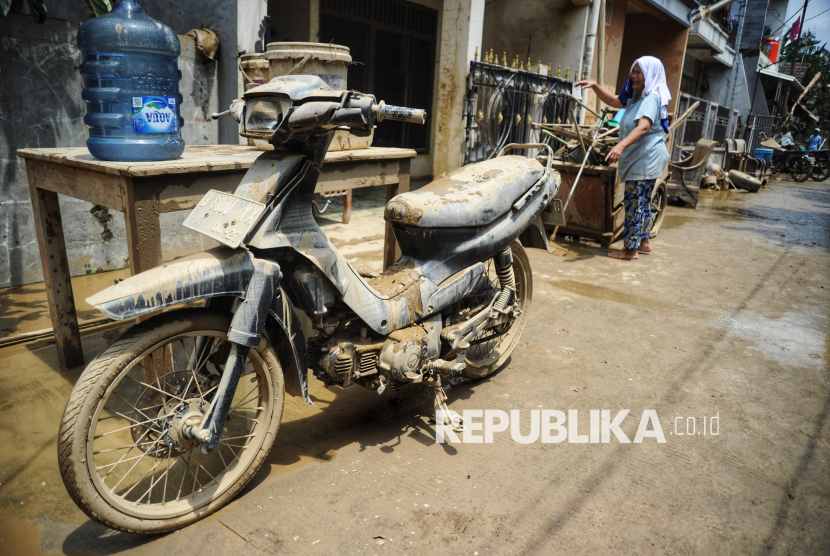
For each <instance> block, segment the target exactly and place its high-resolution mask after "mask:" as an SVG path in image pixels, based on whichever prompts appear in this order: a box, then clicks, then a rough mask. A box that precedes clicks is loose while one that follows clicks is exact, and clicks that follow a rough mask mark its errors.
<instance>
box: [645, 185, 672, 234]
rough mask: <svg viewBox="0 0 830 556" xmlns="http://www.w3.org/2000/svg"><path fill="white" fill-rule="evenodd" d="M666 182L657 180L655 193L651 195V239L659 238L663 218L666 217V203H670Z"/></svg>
mask: <svg viewBox="0 0 830 556" xmlns="http://www.w3.org/2000/svg"><path fill="white" fill-rule="evenodd" d="M668 198H669V196H668V191H667V190H666V182H664V181H663V180H657V185H655V186H654V191H653V192H652V194H651V229H650V231H649V237H650V238H655V237H657V233H658V232H659V231H660V227H661V226H662V225H663V218H664V217H665V216H666V203H667V201H668Z"/></svg>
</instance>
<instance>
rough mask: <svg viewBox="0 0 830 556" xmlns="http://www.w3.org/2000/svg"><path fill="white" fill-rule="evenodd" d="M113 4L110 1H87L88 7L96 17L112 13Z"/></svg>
mask: <svg viewBox="0 0 830 556" xmlns="http://www.w3.org/2000/svg"><path fill="white" fill-rule="evenodd" d="M113 3H114V2H111V1H110V0H86V5H87V6H89V9H90V10H92V11H93V12H95V16H96V17H97V16H99V15H106V14H108V13H110V10H112V4H113Z"/></svg>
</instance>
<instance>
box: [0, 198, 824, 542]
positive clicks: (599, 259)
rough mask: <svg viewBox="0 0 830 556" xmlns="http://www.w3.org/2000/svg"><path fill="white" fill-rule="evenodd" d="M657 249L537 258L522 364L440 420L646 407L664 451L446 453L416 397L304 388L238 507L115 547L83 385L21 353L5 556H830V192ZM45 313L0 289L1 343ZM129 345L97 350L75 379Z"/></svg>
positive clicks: (359, 218)
mask: <svg viewBox="0 0 830 556" xmlns="http://www.w3.org/2000/svg"><path fill="white" fill-rule="evenodd" d="M367 194H368V196H367V197H366V198H365V199H356V202H355V209H354V212H353V215H352V223H353V224H350V225H349V226H342V225H340V224H338V223H337V219H338V217H339V214H337V213H336V211H335V213H334V214H332V215H331V216H329V217H326V216H325V215H324V218H325V219H327V220H328V223H327V229H328V231H329V232H330V233H331V235H332V237H333V238H334V242H335V244H336V245H338V247H341V248H342V249H343V251H344V252H345V253H346V255H347V256H348V257H349V258H350V259H351V260H353V261H355V264H356V265H357V266H358V267H359V268H361V265H362V266H363V268H362V270H364V271H366V272H376V271H377V270H379V262H380V258H381V244H382V240H381V237H382V224H381V221H380V218H379V215H380V214H381V213H382V212H381V211H382V209H381V205H382V201H383V199H382V198H379V199H374V198H373V197H371V195H372V194H371V193H370V192H369V193H367ZM361 211H364V212H361ZM338 228H339V229H338ZM653 244H654V248H655V249H654V252H653V253H652V254H650V255H641V258H640V260H638V261H634V262H627V261H615V260H611V259H609V258H608V257H606V256H605V254H606V252H607V250H605V249H602V248H600V247H599V246H597V245H595V244H590V243H579V244H569V245H568V246H569V247H570V250H569V252H568V253H567V254H566V255H565V256H564V257H556V256H551V255H548V254H545V253H543V252H540V251H535V250H529V254H530V260H531V264H532V268H533V272H534V274H533V281H534V291H533V302H532V306H531V309H530V317H529V321H528V325H527V328H526V330H525V333H524V336H523V341H522V343H521V344H520V347H519V348H518V349H517V350H516V352H515V353H514V355H513V357H512V359H511V360H510V361H509V363H508V365H507V366H506V367H505V368H503V369H502V370H501V371H499V372H498V373H496V374H495V375H493V376H491V377H490V378H488V379H485V380H482V381H478V382H468V383H462V384H458V385H456V386H454V387H453V388H452V389H451V390H450V392H449V398H450V400H449V404H450V407H451V408H452V409H454V410H456V411H461V410H463V409H501V410H504V411H507V412H509V411H510V410H513V409H520V410H521V415H522V432H523V433H525V434H526V432H527V430H528V428H529V424H528V422H529V415H530V411H531V410H533V409H539V408H542V409H558V410H562V411H564V412H565V413H566V414H567V412H568V410H577V411H578V416H579V424H578V432H579V434H586V435H587V434H588V433H589V424H588V421H589V411H590V410H602V409H610V410H611V415H612V417H613V416H614V415H615V414H616V413H617V411H619V410H621V409H629V410H630V411H631V413H630V414H629V416H628V417H627V418H626V419H625V420H624V421H623V424H622V425H621V428H622V430H623V431H624V432H625V434H626V435H627V436H628V438H632V439H633V438H634V435H635V432H636V430H637V426H638V423H639V421H640V417H641V415H643V412H644V410H649V409H653V410H655V411H656V413H657V415H658V416H659V421H660V424H661V428H662V430H663V431H664V433H665V438H666V442H665V443H664V444H662V443H657V442H656V441H655V439H653V438H645V439H644V440H643V442H642V443H640V444H634V443H632V444H621V443H619V442H617V441H616V439H615V438H614V436H613V435H612V436H611V442H610V443H598V444H591V443H587V444H577V443H569V442H567V441H565V442H562V443H556V444H542V443H540V442H535V443H531V444H519V443H517V442H514V441H513V440H512V439H511V437H510V434H509V431H507V432H502V433H496V435H495V441H494V442H493V443H492V444H437V443H436V442H435V440H434V433H433V427H432V425H430V424H429V422H428V417H429V415H430V413H431V411H432V395H431V392H430V391H429V390H427V389H426V388H423V387H420V386H417V385H414V386H409V387H405V388H403V389H401V390H398V391H390V390H387V391H386V392H385V393H384V394H383V395H380V396H379V395H377V393H374V392H370V391H366V390H363V389H360V388H359V387H357V386H355V387H351V388H348V389H345V390H340V389H337V388H332V389H327V388H324V387H323V386H322V385H321V384H320V383H319V382H317V381H316V380H315V379H311V381H310V385H311V395H312V398H313V400H314V403H315V408H313V409H312V408H309V407H307V406H306V405H305V404H303V403H302V402H301V401H300V400H297V399H294V398H290V397H289V398H288V399H287V401H286V409H285V414H284V417H283V421H282V425H281V427H280V430H279V434H278V436H277V440H276V443H275V445H274V448H273V449H272V451H271V453H270V455H269V457H268V459H267V461H266V464H265V465H264V466H263V468H262V469H261V470H260V472H259V473H258V474H257V475H256V476H255V477H254V479H253V481H252V482H251V484H250V485H249V486H248V487H247V488H246V489H245V490H244V491H243V493H242V494H241V495H240V496H238V497H237V498H236V499H235V500H234V501H233V502H232V503H231V504H230V505H228V506H227V507H225V508H224V509H222V510H220V511H219V512H218V513H216V514H214V515H213V516H211V517H209V518H207V519H205V520H204V521H202V522H200V523H197V524H195V525H193V526H190V527H188V528H186V529H183V530H181V531H177V532H175V533H170V534H167V535H161V536H155V537H153V536H137V535H130V534H123V533H116V532H112V531H109V530H107V529H105V528H104V527H101V526H99V525H97V524H95V523H93V522H91V521H89V520H88V519H87V518H86V516H85V515H84V514H83V513H81V511H80V510H78V509H77V508H76V507H75V505H74V504H73V502H72V501H71V500H70V498H69V496H68V495H67V494H66V492H65V490H64V487H63V484H62V482H61V479H60V475H59V473H58V469H57V457H56V434H57V426H58V422H59V420H60V416H61V413H62V411H63V406H64V404H65V402H66V399H67V396H68V395H69V392H70V390H71V388H72V386H73V384H74V381H75V380H76V379H77V377H78V375H79V374H80V372H81V369H74V370H71V371H65V372H61V371H58V370H57V361H56V355H55V353H54V347H53V345H52V344H50V343H49V342H46V341H40V342H36V343H27V344H20V345H16V346H12V347H7V348H3V349H0V445H1V446H3V450H2V452H0V524H2V526H0V547H3V548H2V549H0V552H2V553H3V554H40V553H45V554H59V553H66V554H117V553H124V554H159V553H167V554H173V553H176V554H203V553H204V551H205V549H206V548H208V547H209V549H210V552H211V553H217V554H228V553H234V554H270V553H283V554H396V555H397V554H435V553H438V554H447V553H452V554H470V555H475V554H476V553H477V554H479V555H485V554H550V553H563V552H565V553H602V554H611V553H615V554H616V553H619V554H631V553H638V554H667V553H669V554H713V553H740V554H747V553H758V554H760V553H764V554H766V553H772V554H779V553H781V554H784V553H787V554H816V553H828V552H830V528H828V526H827V524H828V523H830V425H828V409H830V405H828V401H829V395H830V351H829V350H828V346H829V345H830V334H829V332H830V323H828V315H830V311H828V308H830V186H828V185H827V184H825V183H820V184H817V183H812V182H809V183H804V184H793V183H789V182H784V183H773V184H771V185H768V186H767V187H765V188H763V189H762V190H761V191H760V192H759V193H757V194H750V193H746V192H730V193H727V192H718V193H713V192H704V193H702V198H701V202H700V203H699V205H698V208H697V209H696V210H691V209H686V208H677V207H670V208H669V209H668V211H667V214H666V220H665V224H664V226H663V229H662V230H661V231H660V234H659V236H658V237H657V238H656V239H655V240H654V241H653ZM618 245H619V244H616V245H614V248H617V247H618ZM376 267H377V268H376ZM110 279H111V278H110V277H107V276H98V277H95V278H89V277H86V278H83V279H80V280H79V281H78V285H77V286H76V291H86V290H90V291H94V289H93V288H95V287H98V286H99V284H100V283H104V282H106V281H107V280H110ZM85 280H86V282H85ZM39 295H40V297H39ZM79 307H81V309H82V310H86V309H85V308H84V307H82V306H80V305H79ZM89 311H90V312H89V313H88V316H89V317H91V316H95V315H94V313H93V312H92V310H91V309H90V310H89ZM45 315H46V313H45V304H44V298H43V297H42V290H41V293H40V294H38V290H37V286H29V287H28V289H27V290H26V291H25V292H23V291H17V290H16V291H15V292H14V294H13V295H12V294H9V292H5V295H4V294H3V293H0V323H2V328H4V329H5V330H4V331H3V332H0V334H3V335H5V334H6V333H8V332H7V331H8V330H10V329H11V328H14V327H16V330H21V329H27V330H32V329H36V328H44V327H46V326H48V319H47V320H45V321H44V320H42V319H44V318H46V316H45ZM84 316H85V317H86V316H87V314H86V313H84ZM39 319H40V320H39ZM18 323H28V324H22V325H21V324H18ZM118 333H119V329H118V328H114V327H112V326H110V327H109V328H107V327H104V328H93V329H90V330H88V331H86V333H85V334H84V337H83V344H84V349H85V352H86V356H87V360H90V359H91V358H92V357H93V356H94V355H95V354H96V353H99V352H100V351H101V350H102V349H104V348H105V347H106V345H108V344H109V343H110V342H112V341H113V339H114V338H115V337H116V336H117V335H118ZM714 416H716V417H717V418H718V426H717V431H716V432H718V434H717V435H712V434H711V432H713V429H712V422H711V418H712V417H714ZM704 417H705V418H707V425H706V427H707V429H706V430H707V432H708V434H697V433H700V432H701V428H702V425H703V418H704ZM690 418H691V419H690ZM690 426H694V427H695V429H694V432H695V434H683V436H680V435H676V434H674V433H675V432H678V433H680V432H683V433H688V432H691V430H690V429H689V428H687V427H690Z"/></svg>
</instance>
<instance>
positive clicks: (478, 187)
mask: <svg viewBox="0 0 830 556" xmlns="http://www.w3.org/2000/svg"><path fill="white" fill-rule="evenodd" d="M543 173H544V168H543V167H542V165H541V164H539V162H537V161H536V160H535V159H532V158H526V157H524V156H518V155H512V156H500V157H498V158H494V159H492V160H486V161H483V162H476V163H474V164H468V165H467V166H462V167H461V168H458V169H457V170H453V171H452V172H449V173H447V174H443V175H441V176H439V177H438V178H437V179H436V180H435V181H433V182H432V183H429V184H427V185H426V186H424V187H422V188H421V189H418V190H417V191H409V192H407V193H402V194H400V195H398V196H397V197H395V198H394V199H392V200H391V201H390V202H389V203H388V204H387V205H386V211H385V213H384V218H385V219H386V220H387V221H388V222H395V223H398V224H403V225H406V226H417V227H420V228H457V227H475V226H485V225H487V224H491V223H493V222H494V221H495V220H496V219H498V218H499V217H500V216H502V215H504V214H505V213H507V212H508V211H509V210H510V207H511V206H512V205H513V203H514V202H515V201H516V199H518V198H519V197H520V196H521V195H522V194H523V193H525V192H526V191H527V190H528V189H530V188H531V187H532V186H533V185H534V184H535V183H536V182H537V181H539V178H541V177H542V174H543Z"/></svg>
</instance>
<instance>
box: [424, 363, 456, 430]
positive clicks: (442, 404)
mask: <svg viewBox="0 0 830 556" xmlns="http://www.w3.org/2000/svg"><path fill="white" fill-rule="evenodd" d="M432 389H433V391H434V392H435V400H434V402H433V408H434V410H435V412H436V414H437V412H438V411H439V410H440V411H441V413H442V415H444V424H445V425H451V424H452V418H451V417H450V408H449V407H448V406H447V393H446V392H444V388H443V387H442V386H441V377H438V380H436V381H435V385H434V386H433V387H432ZM429 422H430V423H435V417H430V418H429ZM453 430H454V431H455V432H464V421H463V419H462V418H461V416H460V415H459V416H458V426H457V427H455V428H453Z"/></svg>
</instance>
